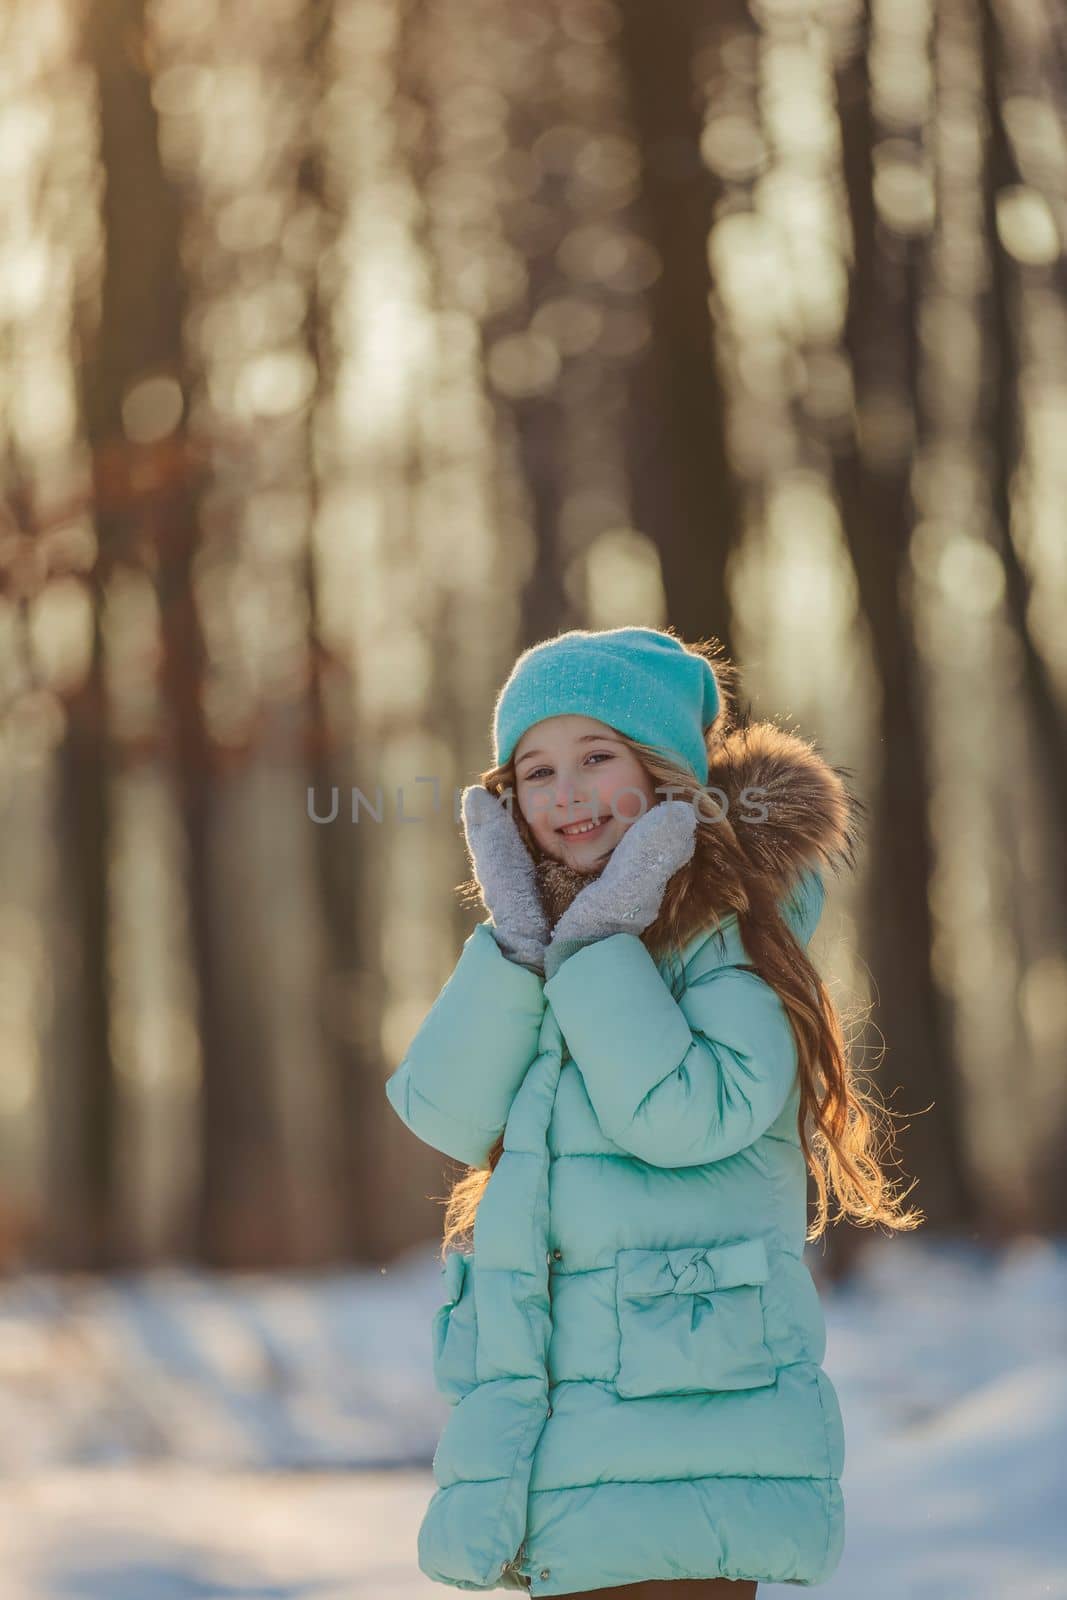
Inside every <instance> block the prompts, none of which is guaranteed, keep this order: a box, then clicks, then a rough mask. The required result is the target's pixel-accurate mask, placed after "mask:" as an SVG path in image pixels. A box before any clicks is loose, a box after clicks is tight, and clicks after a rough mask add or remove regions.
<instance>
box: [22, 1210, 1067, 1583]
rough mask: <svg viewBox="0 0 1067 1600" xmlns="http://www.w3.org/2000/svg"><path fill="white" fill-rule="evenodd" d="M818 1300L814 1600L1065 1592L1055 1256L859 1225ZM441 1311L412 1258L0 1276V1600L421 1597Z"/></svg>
mask: <svg viewBox="0 0 1067 1600" xmlns="http://www.w3.org/2000/svg"><path fill="white" fill-rule="evenodd" d="M819 1254H820V1247H819V1246H812V1247H809V1264H810V1265H811V1266H812V1270H813V1271H814V1272H816V1274H818V1269H819ZM820 1290H821V1294H822V1303H823V1307H824V1309H825V1312H826V1321H827V1348H826V1358H825V1366H826V1370H827V1372H828V1373H829V1375H830V1377H831V1378H832V1380H833V1382H834V1385H835V1387H836V1388H837V1392H838V1395H839V1396H840V1400H841V1407H842V1412H843V1415H844V1420H845V1435H846V1453H845V1471H844V1477H843V1479H842V1486H843V1490H844V1495H845V1507H846V1523H847V1530H846V1545H845V1551H844V1555H843V1557H842V1560H841V1564H840V1566H839V1568H838V1571H837V1573H836V1574H835V1576H834V1578H833V1579H832V1580H831V1582H830V1583H828V1584H825V1585H822V1586H820V1588H819V1590H818V1592H819V1593H820V1595H825V1596H826V1597H827V1600H1004V1597H1006V1596H1008V1595H1010V1596H1011V1597H1012V1600H1038V1597H1042V1600H1050V1597H1051V1600H1067V1466H1065V1462H1067V1242H1064V1241H1056V1242H1049V1241H1047V1240H1043V1239H1036V1238H1032V1239H1025V1240H1021V1241H1017V1242H1016V1243H1014V1244H1013V1245H1011V1246H1010V1247H1009V1248H1006V1249H1004V1250H1001V1251H998V1252H995V1253H994V1252H991V1251H988V1250H986V1249H983V1248H980V1247H979V1246H978V1245H969V1244H960V1243H946V1242H944V1241H937V1240H933V1239H925V1238H922V1237H921V1236H920V1237H915V1236H909V1237H902V1238H898V1239H888V1238H882V1237H878V1238H874V1239H872V1240H870V1241H869V1246H868V1249H867V1251H866V1252H865V1254H864V1255H863V1257H862V1258H861V1263H860V1267H859V1270H858V1274H857V1276H856V1278H855V1279H854V1281H853V1282H852V1283H851V1284H850V1285H849V1286H848V1287H831V1286H829V1285H825V1284H821V1285H820ZM439 1300H440V1284H439V1262H438V1260H437V1257H436V1254H435V1250H434V1248H433V1247H432V1246H430V1247H428V1248H426V1249H419V1250H415V1251H412V1252H409V1253H407V1254H406V1255H405V1256H403V1257H401V1258H399V1259H398V1260H397V1261H395V1262H393V1263H392V1264H391V1265H390V1266H389V1267H388V1268H380V1269H379V1268H374V1269H370V1270H364V1271H359V1272H355V1271H353V1272H344V1273H341V1272H336V1273H322V1274H300V1275H296V1274H292V1275H288V1274H287V1275H277V1276H269V1275H253V1274H230V1275H222V1274H210V1273H204V1272H196V1271H186V1270H179V1269H168V1270H158V1271H149V1272H145V1273H142V1274H130V1275H126V1276H119V1277H112V1278H106V1279H105V1278H94V1277H89V1276H84V1277H78V1276H64V1277H60V1276H54V1277H53V1276H50V1275H47V1274H44V1273H28V1274H25V1275H23V1276H21V1277H16V1278H12V1279H9V1280H8V1281H7V1282H6V1283H5V1284H2V1285H0V1511H2V1513H3V1514H2V1515H0V1600H208V1597H213V1600H252V1597H255V1600H341V1597H344V1600H353V1597H359V1596H364V1595H366V1596H383V1597H387V1600H391V1597H396V1600H416V1597H420V1596H421V1597H424V1600H425V1597H428V1596H431V1595H438V1596H439V1595H441V1594H443V1593H444V1592H445V1591H444V1586H442V1585H438V1584H433V1583H430V1582H429V1580H428V1579H426V1578H424V1577H423V1576H422V1574H421V1573H420V1572H419V1571H418V1568H417V1564H416V1556H415V1539H416V1534H417V1530H418V1524H419V1520H420V1518H421V1516H422V1512H423V1510H424V1508H425V1505H426V1501H427V1499H428V1498H429V1496H430V1494H431V1493H432V1490H433V1482H432V1478H431V1476H430V1459H431V1457H432V1454H433V1450H434V1446H435V1444H436V1442H437V1437H438V1434H439V1432H440V1428H441V1424H442V1422H443V1420H444V1418H445V1417H446V1415H447V1406H446V1405H445V1402H444V1401H443V1400H442V1399H441V1398H440V1397H439V1396H438V1395H437V1394H436V1392H435V1391H434V1389H433V1386H432V1383H431V1380H430V1354H429V1325H430V1318H431V1316H432V1314H433V1311H434V1309H435V1308H436V1306H437V1304H438V1302H439ZM457 1592H458V1591H457ZM799 1592H801V1591H800V1590H799V1589H798V1588H797V1587H796V1586H793V1585H789V1586H787V1585H773V1584H761V1585H760V1590H759V1593H760V1600H774V1597H783V1600H784V1597H785V1596H789V1595H792V1596H796V1595H797V1594H798V1593H799Z"/></svg>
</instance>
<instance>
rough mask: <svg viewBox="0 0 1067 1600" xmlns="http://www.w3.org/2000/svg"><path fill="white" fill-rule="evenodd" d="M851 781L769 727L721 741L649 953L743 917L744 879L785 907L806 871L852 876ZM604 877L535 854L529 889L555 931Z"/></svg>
mask: <svg viewBox="0 0 1067 1600" xmlns="http://www.w3.org/2000/svg"><path fill="white" fill-rule="evenodd" d="M847 775H848V773H847V769H846V768H839V767H832V766H830V765H829V763H828V762H827V761H826V760H825V759H824V758H823V756H821V755H820V754H819V752H818V751H817V750H816V748H815V746H814V744H812V743H811V742H809V741H808V740H805V739H803V738H801V737H800V736H799V735H798V734H794V733H789V732H787V731H785V730H784V729H782V728H779V727H778V726H777V725H776V724H775V723H773V722H749V723H744V724H739V725H736V726H734V727H733V728H732V729H731V730H730V731H729V732H728V733H726V734H724V735H723V737H722V739H721V740H720V741H719V743H718V745H717V746H715V747H714V748H713V749H712V750H711V751H710V752H709V766H708V781H707V785H706V788H707V790H708V791H709V797H708V800H707V801H706V803H705V805H704V807H703V808H702V814H706V821H707V825H705V826H698V828H697V835H696V840H697V842H696V849H695V850H694V852H693V855H692V857H691V859H690V860H689V861H687V862H686V863H685V865H684V866H682V867H680V868H679V869H678V871H677V872H676V873H675V874H674V876H673V877H672V878H671V880H670V882H669V883H668V885H667V889H666V892H665V894H664V897H663V903H662V905H661V907H660V911H659V914H658V915H657V917H656V920H655V921H654V922H653V923H652V924H651V925H650V926H649V927H648V928H647V929H646V930H645V932H644V934H643V935H642V940H643V942H644V944H645V945H646V946H647V948H648V949H649V950H650V951H651V953H652V954H653V955H654V956H656V957H659V956H660V955H662V954H664V953H665V952H666V950H667V949H668V948H669V946H670V944H671V942H672V939H673V940H674V941H676V942H677V944H678V946H679V947H680V948H684V947H685V945H686V944H688V942H689V941H690V940H691V939H692V938H693V937H694V936H695V935H696V934H697V933H700V932H702V931H703V930H704V929H706V928H713V927H714V926H715V925H716V924H717V923H718V922H719V921H720V920H722V919H723V918H724V917H726V916H729V915H730V914H731V913H732V912H735V911H738V910H744V909H745V906H746V904H747V898H746V895H745V892H744V885H745V884H746V883H747V882H748V881H749V880H750V879H760V880H762V881H763V884H764V886H765V887H766V888H767V889H769V890H770V891H771V892H772V893H773V895H774V898H775V899H776V900H778V901H782V900H783V899H786V898H788V896H789V895H790V894H792V892H793V891H794V890H795V889H796V888H797V887H798V885H799V882H800V879H801V878H802V877H803V876H804V874H805V872H807V871H808V870H809V869H816V870H818V871H822V870H823V869H830V870H831V871H839V870H840V869H841V868H849V869H851V868H854V867H855V864H856V860H855V857H856V850H857V848H858V845H859V841H860V821H861V817H862V814H863V812H864V810H865V807H864V805H863V802H862V801H860V800H859V799H857V798H856V796H855V795H854V794H853V793H852V792H851V791H850V789H849V788H848V786H847V784H846V782H845V778H846V776H847ZM716 811H719V812H721V813H722V818H721V820H719V821H714V820H713V818H714V817H715V814H716ZM739 856H740V859H741V868H740V880H741V888H740V891H739V890H738V888H737V887H734V889H733V891H732V893H731V892H729V891H726V890H724V885H726V884H728V883H731V882H732V883H733V884H734V885H736V884H737V880H738V857H739ZM605 865H606V863H605ZM603 870H604V868H603V867H599V868H598V869H597V871H596V872H594V873H588V872H585V873H583V872H579V871H578V870H577V869H576V868H574V867H572V866H570V865H569V864H568V863H566V862H563V861H559V860H557V859H556V858H555V857H553V856H549V855H547V854H546V853H545V852H544V851H542V850H541V849H540V847H539V846H535V863H534V874H535V881H536V883H537V888H538V893H539V894H540V896H541V901H542V904H543V905H544V907H545V911H546V912H547V914H548V917H549V921H550V923H551V925H552V926H553V927H554V926H555V924H556V923H557V922H558V921H559V919H560V917H561V916H562V915H563V912H564V911H565V910H566V908H567V906H568V905H570V903H571V901H572V900H573V899H574V897H575V895H577V894H578V893H579V892H580V891H581V890H582V889H583V888H584V887H585V885H586V884H587V883H588V882H589V881H590V878H592V877H596V876H597V875H598V874H599V872H602V871H603Z"/></svg>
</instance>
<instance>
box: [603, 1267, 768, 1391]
mask: <svg viewBox="0 0 1067 1600" xmlns="http://www.w3.org/2000/svg"><path fill="white" fill-rule="evenodd" d="M616 1265H617V1278H616V1309H617V1311H618V1318H619V1370H618V1373H617V1374H616V1377H615V1387H616V1389H617V1391H618V1393H619V1394H621V1395H623V1396H626V1397H634V1398H636V1397H637V1396H639V1395H650V1394H679V1393H682V1394H684V1393H689V1392H692V1391H693V1390H700V1389H750V1388H755V1387H757V1386H759V1385H761V1384H768V1383H773V1382H774V1380H775V1377H776V1373H777V1368H776V1366H775V1361H774V1357H773V1356H772V1354H771V1352H770V1350H769V1349H768V1348H767V1345H766V1342H765V1326H764V1313H763V1301H762V1297H761V1291H760V1285H761V1284H763V1283H765V1282H766V1281H767V1276H768V1262H767V1248H766V1245H765V1244H764V1242H763V1240H762V1239H741V1240H738V1241H737V1242H736V1243H734V1244H723V1245H685V1246H682V1247H679V1248H676V1249H670V1250H620V1251H619V1252H618V1254H617V1257H616Z"/></svg>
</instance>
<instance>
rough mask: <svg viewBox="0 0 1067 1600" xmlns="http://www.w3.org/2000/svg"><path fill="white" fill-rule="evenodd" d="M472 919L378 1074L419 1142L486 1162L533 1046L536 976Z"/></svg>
mask: <svg viewBox="0 0 1067 1600" xmlns="http://www.w3.org/2000/svg"><path fill="white" fill-rule="evenodd" d="M490 920H491V919H488V918H487V919H486V920H485V921H484V922H480V923H479V924H478V926H477V927H476V928H475V929H474V931H473V933H471V935H470V937H469V938H468V939H467V941H466V943H465V944H464V946H463V949H462V951H461V952H460V957H459V960H458V961H457V963H456V966H455V968H454V970H453V972H452V976H451V977H450V978H449V979H448V981H447V982H446V983H445V985H444V987H443V988H442V989H441V991H440V993H439V994H438V996H437V998H436V999H435V1001H434V1003H433V1005H432V1006H431V1007H430V1010H429V1011H428V1012H427V1014H426V1016H425V1018H424V1019H423V1022H422V1024H421V1026H420V1028H419V1031H418V1032H417V1033H416V1035H415V1037H414V1039H413V1040H412V1041H411V1044H410V1045H409V1046H408V1049H407V1052H406V1054H405V1056H404V1059H403V1060H402V1061H401V1063H400V1065H399V1066H398V1067H397V1068H396V1070H395V1071H394V1072H393V1073H392V1074H391V1075H390V1076H389V1077H388V1078H387V1079H386V1082H385V1092H386V1095H387V1097H388V1099H389V1103H390V1105H391V1106H392V1107H393V1110H394V1111H395V1112H396V1114H397V1116H398V1117H399V1118H400V1120H401V1121H402V1122H403V1123H404V1124H405V1125H406V1126H407V1127H408V1128H410V1129H411V1131H412V1133H413V1134H415V1135H416V1137H417V1138H419V1139H421V1140H422V1141H423V1143H424V1144H428V1145H431V1146H432V1147H433V1148H434V1149H435V1150H442V1151H443V1152H444V1154H445V1155H447V1156H453V1157H454V1158H455V1159H456V1160H457V1161H463V1162H466V1164H467V1165H468V1166H473V1167H480V1166H486V1165H487V1164H488V1160H489V1151H490V1150H491V1149H492V1146H493V1144H494V1142H495V1140H496V1139H497V1137H498V1136H499V1134H500V1133H502V1132H503V1129H504V1125H505V1123H506V1122H507V1119H508V1112H509V1111H510V1109H511V1102H512V1100H513V1099H514V1097H515V1093H516V1091H517V1089H518V1087H519V1085H520V1084H521V1083H522V1080H523V1078H524V1077H525V1075H526V1070H527V1068H528V1067H529V1065H530V1063H531V1061H532V1060H533V1059H534V1057H535V1056H536V1055H537V1052H538V1040H539V1037H540V1032H541V1023H542V1020H543V1017H544V1011H545V998H544V980H543V979H542V978H541V976H540V975H539V974H538V973H536V972H534V971H532V970H531V969H530V968H529V967H523V966H519V965H518V964H517V963H516V962H514V961H510V960H509V959H508V957H507V956H505V955H504V953H503V951H502V950H501V949H500V947H499V945H498V944H497V942H496V939H495V938H494V937H493V934H492V933H491V932H490Z"/></svg>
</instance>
